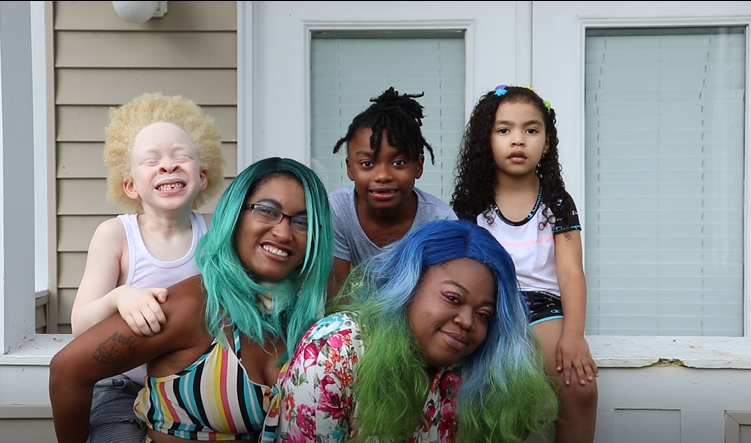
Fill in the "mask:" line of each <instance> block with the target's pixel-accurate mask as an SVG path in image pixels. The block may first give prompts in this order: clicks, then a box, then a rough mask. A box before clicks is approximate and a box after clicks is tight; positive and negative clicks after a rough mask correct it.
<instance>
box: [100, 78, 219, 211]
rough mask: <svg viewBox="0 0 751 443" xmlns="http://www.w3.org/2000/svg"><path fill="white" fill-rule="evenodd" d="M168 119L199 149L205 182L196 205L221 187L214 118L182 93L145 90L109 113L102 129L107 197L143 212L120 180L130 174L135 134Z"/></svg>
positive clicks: (125, 206) (130, 208) (126, 209)
mask: <svg viewBox="0 0 751 443" xmlns="http://www.w3.org/2000/svg"><path fill="white" fill-rule="evenodd" d="M158 122H167V123H173V124H175V125H177V126H179V127H181V128H182V129H183V130H184V131H185V132H186V133H187V134H188V136H189V137H190V139H191V141H193V144H194V145H195V147H196V151H197V152H198V164H199V165H200V168H201V170H203V171H206V177H207V179H208V185H207V186H206V189H204V190H203V191H201V192H199V194H198V196H197V197H196V199H195V200H194V201H193V208H192V209H194V210H195V209H198V208H199V207H200V206H201V205H202V204H204V203H205V202H206V201H207V200H208V199H210V198H211V197H213V196H214V195H215V194H216V193H217V192H218V191H219V190H220V189H222V187H223V183H224V159H223V158H222V151H221V140H222V139H221V135H220V133H219V130H218V129H217V127H216V124H215V123H214V119H213V118H212V117H210V116H208V115H206V114H204V113H203V111H201V108H199V107H198V105H196V104H195V103H194V102H193V101H191V100H188V99H185V98H183V97H182V96H179V95H176V96H172V97H170V96H165V95H162V94H160V93H146V94H143V95H141V96H140V97H136V98H135V99H133V101H131V102H129V103H126V104H124V105H122V106H120V107H119V108H113V109H111V110H110V113H109V125H107V127H106V128H105V130H104V133H105V141H104V163H105V165H106V166H107V170H108V173H107V200H109V201H111V202H113V203H119V204H120V205H122V206H123V208H124V209H125V211H126V212H128V213H133V214H138V213H141V212H143V207H142V206H141V201H140V200H134V199H131V198H130V197H128V196H127V195H126V194H125V191H124V190H123V183H124V182H126V181H129V180H131V179H132V177H131V166H132V165H131V157H130V156H131V153H132V152H133V144H134V142H135V139H136V135H138V133H139V132H140V131H141V130H142V129H143V128H145V127H147V126H149V125H150V124H152V123H158Z"/></svg>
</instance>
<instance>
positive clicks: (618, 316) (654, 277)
mask: <svg viewBox="0 0 751 443" xmlns="http://www.w3.org/2000/svg"><path fill="white" fill-rule="evenodd" d="M745 40H746V37H745V35H744V29H743V28H741V27H737V28H735V27H734V28H727V27H722V28H671V29H620V30H588V31H587V36H586V62H585V65H586V72H585V89H586V93H585V94H586V96H585V114H586V116H585V130H586V136H585V157H586V160H585V162H586V164H585V170H586V172H585V181H586V183H585V194H586V197H585V202H586V203H585V211H586V212H585V214H586V216H585V222H586V225H585V226H584V235H585V270H586V274H587V286H588V306H587V333H588V334H593V335H661V336H665V335H678V336H702V335H704V336H742V335H743V212H744V196H743V190H744V161H745V160H744V144H743V143H744V121H745V115H744V110H745V103H744V95H745V75H746V74H745V65H746V60H745V54H746V47H745Z"/></svg>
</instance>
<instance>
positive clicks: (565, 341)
mask: <svg viewBox="0 0 751 443" xmlns="http://www.w3.org/2000/svg"><path fill="white" fill-rule="evenodd" d="M555 262H556V267H557V273H558V284H559V287H560V289H561V304H562V306H563V330H562V332H561V338H560V339H559V340H558V345H557V346H556V367H557V368H560V369H559V371H563V373H564V376H565V377H564V381H565V383H566V384H569V383H570V379H571V372H572V371H571V370H572V369H573V370H574V372H575V376H576V377H577V380H578V382H579V383H580V384H585V383H586V382H587V381H592V380H594V377H597V375H598V370H597V365H596V364H595V362H594V359H593V358H592V354H591V353H590V351H589V345H588V344H587V341H586V340H585V338H584V325H585V318H586V312H587V283H586V280H585V277H584V267H583V264H582V243H581V231H569V232H566V233H563V234H558V235H556V236H555Z"/></svg>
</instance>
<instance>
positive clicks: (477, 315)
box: [407, 258, 496, 367]
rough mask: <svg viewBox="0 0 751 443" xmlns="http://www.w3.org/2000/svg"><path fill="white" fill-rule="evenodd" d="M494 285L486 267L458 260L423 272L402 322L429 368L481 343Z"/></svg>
mask: <svg viewBox="0 0 751 443" xmlns="http://www.w3.org/2000/svg"><path fill="white" fill-rule="evenodd" d="M495 302H496V283H495V278H494V277H493V273H492V272H490V269H488V268H487V267H486V266H485V265H483V264H481V263H479V262H477V261H475V260H473V259H470V258H459V259H455V260H450V261H447V262H445V263H441V264H438V265H435V266H432V267H430V268H428V269H427V270H426V271H425V273H424V274H423V276H422V280H421V281H420V284H419V285H418V287H417V290H416V291H415V295H414V298H413V299H412V301H411V302H410V305H409V307H408V310H407V321H408V322H409V326H410V328H411V329H412V333H413V334H414V335H415V339H416V340H417V343H418V344H419V345H420V350H421V351H422V353H423V355H425V358H426V360H427V362H428V365H429V366H431V367H444V366H450V365H452V364H454V363H455V362H456V361H458V360H460V359H462V358H464V357H466V356H468V355H469V354H471V353H472V352H474V350H475V349H477V347H478V346H480V344H481V343H482V341H483V340H485V336H486V335H487V332H488V323H489V322H490V321H491V319H492V318H493V314H494V311H495Z"/></svg>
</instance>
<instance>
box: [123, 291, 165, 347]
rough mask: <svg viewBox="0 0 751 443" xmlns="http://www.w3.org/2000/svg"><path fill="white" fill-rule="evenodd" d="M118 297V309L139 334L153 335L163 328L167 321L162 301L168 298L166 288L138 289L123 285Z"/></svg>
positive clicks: (131, 327)
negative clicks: (161, 304)
mask: <svg viewBox="0 0 751 443" xmlns="http://www.w3.org/2000/svg"><path fill="white" fill-rule="evenodd" d="M121 288H122V289H121V292H120V294H118V297H117V310H118V312H120V316H122V318H123V320H125V321H126V322H127V323H128V326H130V329H132V330H133V332H135V333H136V334H138V335H143V336H148V337H150V336H152V335H154V334H158V333H159V331H161V330H162V325H163V324H164V323H166V322H167V318H166V317H165V316H164V312H163V311H162V307H161V306H159V304H160V303H164V302H165V301H166V300H167V289H166V288H147V289H138V288H134V287H132V286H121Z"/></svg>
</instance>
